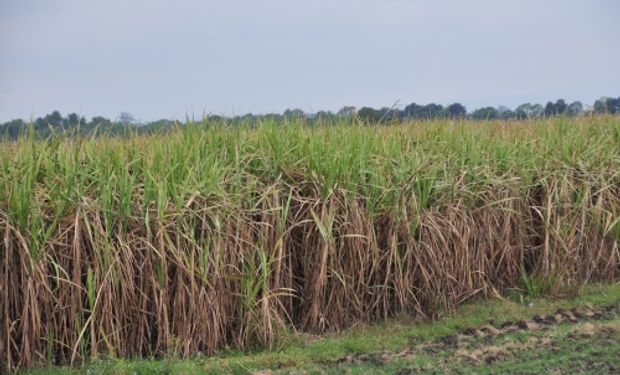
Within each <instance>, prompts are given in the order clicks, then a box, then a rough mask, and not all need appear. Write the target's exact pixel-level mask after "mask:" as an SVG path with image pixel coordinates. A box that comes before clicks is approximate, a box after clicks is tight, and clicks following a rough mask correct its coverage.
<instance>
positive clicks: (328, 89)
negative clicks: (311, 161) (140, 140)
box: [0, 0, 620, 122]
mask: <svg viewBox="0 0 620 375" xmlns="http://www.w3.org/2000/svg"><path fill="white" fill-rule="evenodd" d="M599 96H620V1H618V0H581V1H577V0H549V1H534V0H503V1H501V0H468V1H464V0H433V1H431V0H415V1H414V0H409V1H405V0H381V1H380V0H339V1H336V0H331V1H327V0H312V1H309V0H305V1H297V0H262V1H250V0H246V1H239V0H226V1H222V0H219V1H191V0H176V1H172V0H170V1H164V0H106V1H103V0H0V122H4V121H6V120H9V119H12V118H16V117H20V118H26V119H27V118H29V117H30V116H31V115H34V116H41V115H44V114H46V113H49V112H51V111H52V110H54V109H58V110H60V111H61V112H62V113H63V114H65V113H67V112H78V113H80V114H82V115H84V116H87V117H91V116H93V115H104V116H107V117H112V118H114V117H116V116H117V115H118V114H119V113H120V112H121V111H127V112H131V113H133V114H134V115H135V116H136V117H137V118H140V119H143V120H154V119H157V118H181V119H182V118H184V117H185V115H186V114H189V115H191V114H192V113H193V114H195V115H196V116H197V117H200V115H201V114H202V113H203V112H207V113H225V114H243V113H245V112H254V113H261V112H272V111H274V112H282V111H283V110H284V109H286V108H295V107H297V108H301V109H303V110H305V111H318V110H321V109H325V110H334V111H335V110H338V109H339V108H340V107H342V106H344V105H355V106H358V107H361V106H364V105H368V106H373V107H381V106H390V105H392V104H393V103H394V102H396V101H398V100H399V101H400V102H401V103H402V104H403V105H405V104H408V103H411V102H417V103H423V104H424V103H427V102H431V101H434V102H438V103H441V104H448V103H451V102H454V101H459V102H461V103H463V104H465V105H466V106H467V107H468V109H469V110H471V109H473V108H475V107H479V106H486V105H492V106H497V105H507V106H511V107H513V106H515V105H517V104H519V103H522V102H526V101H531V102H544V101H546V100H548V99H557V98H559V97H562V98H564V99H566V100H567V101H572V100H576V99H579V100H582V101H584V102H585V103H588V104H591V103H592V102H593V101H594V100H595V99H596V98H598V97H599Z"/></svg>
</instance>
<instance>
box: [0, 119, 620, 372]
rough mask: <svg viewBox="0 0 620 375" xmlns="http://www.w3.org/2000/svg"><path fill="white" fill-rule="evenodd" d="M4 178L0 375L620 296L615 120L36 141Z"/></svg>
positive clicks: (26, 145) (7, 150) (11, 148)
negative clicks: (557, 294) (512, 296)
mask: <svg viewBox="0 0 620 375" xmlns="http://www.w3.org/2000/svg"><path fill="white" fill-rule="evenodd" d="M207 125H208V126H207ZM0 169H1V173H0V234H1V237H2V240H1V241H0V296H1V297H0V358H1V359H0V368H14V367H17V366H28V365H32V364H34V363H37V362H44V363H73V362H75V361H82V360H85V359H88V358H91V357H94V356H98V355H113V356H127V357H133V356H160V355H179V356H190V355H192V354H194V353H197V352H209V353H212V352H215V351H217V350H219V349H222V348H224V347H235V348H241V349H247V348H252V347H256V346H267V347H269V346H272V345H274V344H276V343H277V342H278V340H279V339H280V338H281V337H283V335H284V334H285V333H286V332H287V331H289V330H291V329H303V330H308V331H313V332H323V331H334V330H338V329H341V328H343V327H346V326H349V325H351V324H353V323H354V322H356V321H359V320H362V321H370V320H376V319H382V318H385V317H387V316H390V315H394V314H397V313H412V314H418V315H419V316H424V317H433V316H437V315H438V314H439V313H440V312H441V311H445V310H446V309H451V308H453V307H455V306H456V305H457V304H459V303H461V302H463V301H465V300H466V299H468V298H470V297H472V296H474V295H497V294H499V293H502V292H503V291H505V290H506V289H508V288H514V287H522V288H526V289H527V290H530V291H532V292H535V293H539V292H545V291H551V290H553V289H555V288H560V287H570V286H579V285H582V284H583V283H586V282H588V281H595V280H596V281H616V280H618V279H620V255H619V246H618V245H619V243H620V120H619V119H618V118H617V117H593V118H585V119H566V118H557V119H550V120H536V121H512V122H505V121H501V122H487V121H483V122H474V121H466V120H464V121H447V120H442V121H436V122H432V121H431V122H412V123H407V124H404V125H399V126H379V127H378V126H369V125H359V124H358V125H355V124H354V125H351V124H344V123H343V124H335V125H331V126H322V127H316V128H309V127H305V126H304V125H303V124H301V123H299V122H296V121H293V122H291V123H287V124H284V125H282V124H276V123H264V124H261V125H260V126H258V127H257V128H256V129H246V128H239V127H237V128H231V127H228V126H226V124H223V123H212V124H202V123H196V124H189V125H187V126H186V127H185V128H183V129H180V130H178V131H175V132H171V133H168V134H165V135H160V136H157V135H155V136H133V137H129V138H128V139H118V138H113V137H111V138H99V139H96V140H94V139H79V138H73V139H70V140H69V139H65V138H60V137H52V138H50V139H48V140H46V141H40V140H35V139H34V137H32V136H30V137H27V136H26V137H23V138H21V139H20V140H19V141H18V142H16V143H2V144H0Z"/></svg>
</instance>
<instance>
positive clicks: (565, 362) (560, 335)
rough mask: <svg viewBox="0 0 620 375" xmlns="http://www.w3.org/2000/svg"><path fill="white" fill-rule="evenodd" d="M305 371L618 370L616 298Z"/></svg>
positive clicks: (351, 357) (619, 304) (618, 307)
mask: <svg viewBox="0 0 620 375" xmlns="http://www.w3.org/2000/svg"><path fill="white" fill-rule="evenodd" d="M292 372H295V373H298V372H302V373H303V372H304V371H292ZM310 372H311V373H365V372H375V373H398V374H417V373H432V374H452V373H519V374H524V373H532V374H533V373H541V372H542V373H557V374H579V373H584V374H620V302H617V303H614V304H609V305H604V306H596V307H594V306H591V305H581V306H578V307H575V308H572V309H558V310H556V311H555V312H553V313H549V314H542V315H534V316H532V318H531V319H527V320H518V321H510V320H506V321H500V322H497V321H494V320H490V321H488V322H487V324H485V325H482V326H478V327H468V328H464V329H461V330H459V331H458V332H456V333H454V334H452V335H449V336H444V337H440V338H438V339H434V340H431V341H423V340H421V339H420V338H418V337H411V338H410V340H409V344H408V345H407V346H406V347H405V348H404V349H403V350H401V351H398V352H390V351H381V352H375V353H364V354H350V355H347V356H345V357H342V358H340V359H339V360H338V361H336V362H335V363H332V364H328V365H326V366H324V367H321V368H319V369H314V370H313V371H310Z"/></svg>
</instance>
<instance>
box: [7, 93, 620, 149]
mask: <svg viewBox="0 0 620 375" xmlns="http://www.w3.org/2000/svg"><path fill="white" fill-rule="evenodd" d="M589 113H599V114H604V113H607V114H620V97H618V98H609V97H603V98H601V99H599V100H597V101H596V102H594V105H593V106H592V107H588V108H586V107H585V106H584V105H583V104H582V103H581V102H580V101H575V102H572V103H570V104H569V103H566V102H565V101H564V99H558V100H556V101H555V102H552V101H549V102H547V103H546V104H545V105H544V106H543V105H542V104H532V103H524V104H521V105H519V106H518V107H516V108H515V109H510V108H508V107H504V106H500V107H497V108H496V107H483V108H478V109H476V110H474V111H472V112H468V111H467V109H466V108H465V106H463V105H462V104H460V103H453V104H450V105H448V106H443V105H441V104H436V103H430V104H425V105H421V104H416V103H411V104H409V105H407V106H405V107H404V108H403V109H399V108H389V107H383V108H380V109H374V108H371V107H362V108H359V109H358V108H356V107H353V106H345V107H343V108H342V109H340V110H339V111H338V112H336V113H334V112H331V111H319V112H316V113H304V112H303V111H302V110H300V109H287V110H286V111H284V113H282V114H279V113H269V114H261V115H256V114H251V113H248V114H245V115H242V116H234V117H222V116H216V115H211V116H209V117H208V119H209V120H212V121H223V122H226V123H227V124H230V125H237V124H246V125H252V124H256V123H258V122H260V121H276V122H281V121H287V120H293V119H295V120H299V119H302V120H304V121H305V122H306V123H308V124H310V125H313V124H325V123H331V122H335V121H339V120H341V119H343V118H351V119H356V120H359V121H363V122H367V123H393V122H400V121H404V120H407V119H421V120H429V119H438V118H473V119H483V120H498V119H528V118H544V117H553V116H570V117H573V116H583V115H586V114H589ZM179 124H180V122H178V121H172V120H165V119H162V120H157V121H152V122H147V123H142V122H139V121H136V120H135V118H134V116H132V115H131V114H130V113H127V112H123V113H121V114H120V115H119V117H118V119H115V120H111V119H108V118H105V117H101V116H96V117H93V118H92V119H91V120H90V121H88V120H87V119H86V118H84V117H82V116H79V115H78V114H76V113H70V114H68V115H66V116H64V117H63V116H62V115H61V114H60V112H58V111H53V112H52V113H50V114H48V115H46V116H44V117H38V118H36V119H34V120H33V121H24V120H22V119H15V120H11V121H8V122H5V123H4V124H0V137H5V138H9V139H15V138H17V137H18V136H19V135H20V134H22V133H24V132H28V131H33V132H34V133H35V134H36V135H37V136H42V137H47V136H50V135H52V134H77V133H78V131H79V134H82V135H93V134H95V135H100V134H107V135H126V134H129V133H138V134H145V133H154V132H161V131H167V130H170V129H172V128H174V127H175V126H178V125H179Z"/></svg>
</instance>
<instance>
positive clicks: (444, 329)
mask: <svg viewBox="0 0 620 375" xmlns="http://www.w3.org/2000/svg"><path fill="white" fill-rule="evenodd" d="M617 301H620V284H613V285H588V286H586V287H584V288H583V289H582V290H580V291H575V292H571V293H570V295H567V296H563V297H540V298H527V297H523V296H522V295H521V294H518V293H515V294H514V296H512V297H510V298H506V299H502V300H500V299H489V300H483V299H479V300H476V301H472V302H470V303H467V304H464V305H461V306H460V307H459V308H458V311H457V312H456V313H454V314H448V315H446V316H444V317H443V318H442V319H440V320H438V321H433V322H420V321H415V320H412V319H411V318H408V317H401V318H398V319H391V320H387V321H385V322H382V323H377V324H371V325H367V326H358V327H355V328H351V329H349V330H346V331H344V332H342V333H340V334H334V335H324V336H321V337H312V336H309V335H307V334H299V335H297V336H295V337H293V338H291V339H290V341H289V344H288V345H286V346H285V347H284V348H281V349H277V350H272V351H258V352H254V353H233V352H229V353H222V354H220V355H217V356H213V357H209V358H196V359H191V360H175V359H173V358H170V359H163V360H124V359H119V360H116V359H108V360H95V361H93V362H91V363H90V364H89V365H87V366H85V367H83V368H81V369H77V368H73V369H71V368H67V367H46V368H40V369H30V370H26V371H23V372H22V373H23V374H24V375H35V374H58V375H60V374H63V375H64V374H76V375H77V374H89V375H90V374H98V373H102V374H103V373H106V374H119V375H124V374H167V373H173V374H209V373H234V374H243V373H251V372H255V371H260V370H265V369H271V370H276V369H283V368H284V369H288V370H295V369H297V370H303V369H304V368H309V369H312V368H313V367H315V366H321V365H325V364H328V363H330V362H334V361H336V360H338V359H339V358H342V357H344V356H346V355H348V354H361V353H372V352H377V351H383V350H385V351H394V352H397V351H399V350H402V348H403V347H404V346H405V345H407V343H408V342H410V340H411V339H412V338H414V337H415V339H416V340H419V341H427V340H433V339H437V338H440V337H443V336H447V335H451V334H454V333H455V332H456V331H457V330H459V329H463V328H466V327H475V326H479V325H482V324H484V323H486V322H487V321H488V320H489V319H495V320H519V319H527V318H531V317H532V316H533V315H536V314H543V313H549V312H552V311H555V310H556V309H558V308H571V307H574V306H577V305H581V304H586V303H587V304H592V305H600V304H606V303H611V302H617ZM418 361H420V363H423V362H424V361H432V358H431V357H428V356H426V357H424V356H421V357H420V358H419V359H418ZM549 361H551V362H549V363H553V361H554V360H553V359H549ZM542 365H544V363H543V362H541V366H542ZM394 366H398V362H395V364H394ZM288 370H287V371H288ZM351 370H355V371H353V372H356V371H360V372H364V371H365V370H368V365H357V366H355V365H354V366H352V367H351ZM317 371H318V370H317Z"/></svg>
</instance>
